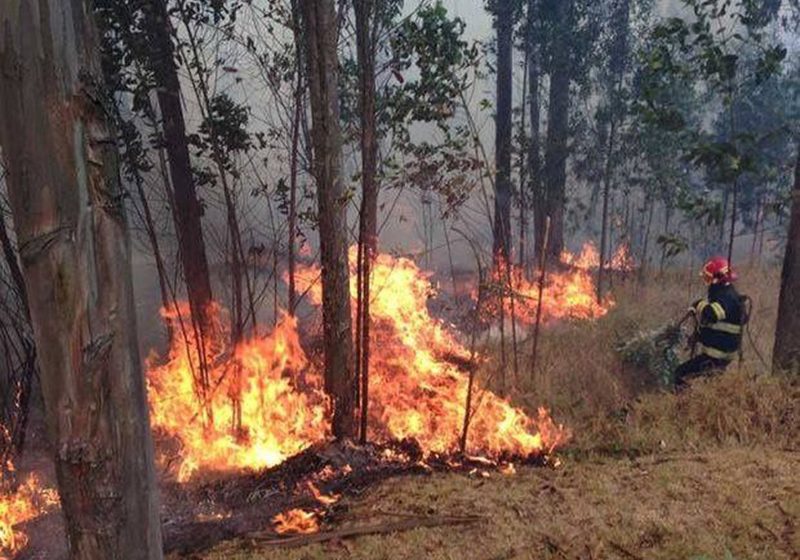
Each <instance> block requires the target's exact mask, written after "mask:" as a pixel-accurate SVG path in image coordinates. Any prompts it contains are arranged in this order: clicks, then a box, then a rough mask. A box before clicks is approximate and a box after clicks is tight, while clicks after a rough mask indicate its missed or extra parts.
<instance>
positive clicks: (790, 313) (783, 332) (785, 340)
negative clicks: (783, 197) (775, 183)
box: [772, 153, 800, 373]
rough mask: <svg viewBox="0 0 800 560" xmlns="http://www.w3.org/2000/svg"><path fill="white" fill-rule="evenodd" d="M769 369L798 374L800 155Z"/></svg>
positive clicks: (799, 155) (799, 156)
mask: <svg viewBox="0 0 800 560" xmlns="http://www.w3.org/2000/svg"><path fill="white" fill-rule="evenodd" d="M772 369H773V370H774V371H792V372H794V373H797V372H800V153H798V156H797V166H796V168H795V177H794V190H793V191H792V216H791V221H790V223H789V239H788V240H787V242H786V254H785V255H784V258H783V274H782V276H781V295H780V300H779V303H778V323H777V327H776V331H775V348H774V350H773V352H772Z"/></svg>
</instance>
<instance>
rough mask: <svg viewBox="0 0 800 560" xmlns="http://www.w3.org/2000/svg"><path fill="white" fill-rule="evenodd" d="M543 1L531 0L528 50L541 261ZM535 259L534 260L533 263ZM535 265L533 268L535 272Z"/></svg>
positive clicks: (532, 172)
mask: <svg viewBox="0 0 800 560" xmlns="http://www.w3.org/2000/svg"><path fill="white" fill-rule="evenodd" d="M538 6H539V0H528V22H527V26H528V30H527V32H528V36H527V41H526V46H527V49H528V57H529V60H528V88H529V90H530V91H529V96H528V104H529V105H530V121H531V138H530V142H529V144H528V168H529V174H530V175H529V176H530V186H529V187H528V189H529V190H530V194H531V202H532V204H533V221H534V240H533V245H534V247H533V256H534V257H538V255H539V254H540V253H541V251H542V245H541V243H542V239H543V238H544V222H545V220H546V214H547V209H546V207H545V200H544V197H543V193H542V161H541V135H540V131H539V128H540V123H539V121H540V120H541V110H540V104H541V100H540V93H539V73H540V71H541V56H540V49H539V44H538V41H537V39H538V38H537V36H536V32H537V31H538V30H539V29H540V27H539V26H538V25H537V23H538V21H539V12H538ZM532 262H533V259H531V263H532ZM532 267H533V264H531V265H530V267H529V268H532Z"/></svg>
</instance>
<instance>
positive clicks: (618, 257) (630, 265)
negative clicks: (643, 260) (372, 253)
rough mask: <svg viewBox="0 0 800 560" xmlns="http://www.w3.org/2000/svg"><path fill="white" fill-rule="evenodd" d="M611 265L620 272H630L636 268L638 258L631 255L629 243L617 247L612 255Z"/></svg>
mask: <svg viewBox="0 0 800 560" xmlns="http://www.w3.org/2000/svg"><path fill="white" fill-rule="evenodd" d="M609 266H610V268H611V269H612V270H618V271H620V272H630V271H632V270H635V269H636V259H634V258H633V255H631V250H630V247H628V245H627V244H622V245H620V246H619V247H617V250H616V251H615V252H614V254H613V255H612V256H611V261H610V262H609Z"/></svg>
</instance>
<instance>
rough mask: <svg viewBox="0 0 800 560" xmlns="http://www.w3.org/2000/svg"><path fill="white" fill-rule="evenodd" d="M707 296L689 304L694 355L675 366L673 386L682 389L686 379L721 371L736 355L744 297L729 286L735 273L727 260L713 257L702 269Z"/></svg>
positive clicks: (738, 345)
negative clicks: (694, 327)
mask: <svg viewBox="0 0 800 560" xmlns="http://www.w3.org/2000/svg"><path fill="white" fill-rule="evenodd" d="M702 276H703V280H704V281H705V283H706V285H707V286H708V296H707V297H706V298H703V299H701V300H699V301H697V302H695V303H694V305H692V307H691V308H690V312H691V313H693V314H694V315H695V318H696V319H697V325H698V330H697V334H696V340H695V342H696V343H697V346H696V351H697V355H695V356H694V357H693V358H692V359H690V360H688V361H687V362H684V363H683V364H681V365H680V366H679V367H678V369H677V370H675V386H676V388H677V389H682V388H684V387H685V386H686V384H687V382H688V381H689V379H691V378H693V377H699V376H701V375H709V374H711V373H713V372H714V371H722V370H725V368H727V367H728V365H729V364H730V363H731V362H732V361H733V360H734V359H735V358H736V357H737V356H738V355H739V349H740V348H741V345H742V331H743V329H744V325H745V323H746V320H747V319H746V312H745V305H744V299H743V298H742V296H740V295H739V293H738V292H737V291H736V288H734V287H733V282H735V281H736V278H737V277H736V273H735V272H733V270H731V267H730V265H729V264H728V261H727V260H725V259H723V258H714V259H711V260H710V261H708V262H707V263H706V265H705V266H704V267H703V272H702Z"/></svg>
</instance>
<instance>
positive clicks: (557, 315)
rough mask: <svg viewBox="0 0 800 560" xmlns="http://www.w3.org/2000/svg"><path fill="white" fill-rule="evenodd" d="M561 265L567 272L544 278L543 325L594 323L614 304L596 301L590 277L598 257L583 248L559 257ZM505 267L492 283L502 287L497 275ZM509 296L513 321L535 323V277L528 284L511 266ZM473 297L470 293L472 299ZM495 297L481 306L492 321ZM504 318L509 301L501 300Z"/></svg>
mask: <svg viewBox="0 0 800 560" xmlns="http://www.w3.org/2000/svg"><path fill="white" fill-rule="evenodd" d="M561 262H562V263H563V264H564V265H565V266H566V267H568V269H567V270H563V271H560V270H553V271H550V272H548V274H547V275H546V277H545V286H544V291H543V293H542V317H541V320H542V322H543V323H549V322H552V321H556V320H561V319H580V320H586V319H597V318H600V317H602V316H604V315H606V314H607V313H608V311H609V310H610V309H611V307H613V305H614V302H613V300H612V299H611V298H610V297H606V298H605V299H604V300H603V301H601V302H598V301H597V289H596V286H595V280H594V277H593V269H596V268H597V266H598V264H599V262H600V256H599V254H598V253H597V249H596V248H595V247H594V245H593V244H591V243H587V244H585V245H584V247H583V250H582V251H581V253H579V254H577V255H575V254H573V253H570V252H568V251H565V252H564V253H562V255H561ZM507 272H508V271H507V270H506V267H505V265H501V266H499V267H497V268H496V270H495V283H496V284H505V283H506V282H504V281H502V278H500V275H501V274H502V275H504V274H507ZM510 275H511V284H512V290H513V291H512V293H513V294H514V302H513V306H514V307H513V311H514V314H515V316H516V319H517V321H518V322H519V323H520V324H523V325H531V324H533V323H534V322H535V321H536V313H537V308H538V303H539V283H538V274H536V275H534V276H535V278H534V279H532V280H530V279H528V278H527V277H526V275H525V274H524V271H523V270H522V269H521V268H520V267H518V266H516V265H512V266H511V270H510ZM476 298H477V294H476V293H475V291H474V290H473V299H476ZM497 299H498V296H496V295H494V296H493V297H490V298H487V301H486V302H485V303H484V307H483V314H484V315H485V316H488V317H495V316H497V314H498V308H499V302H498V301H497ZM504 309H505V313H506V317H510V316H511V311H512V302H511V298H506V299H505V300H504Z"/></svg>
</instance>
